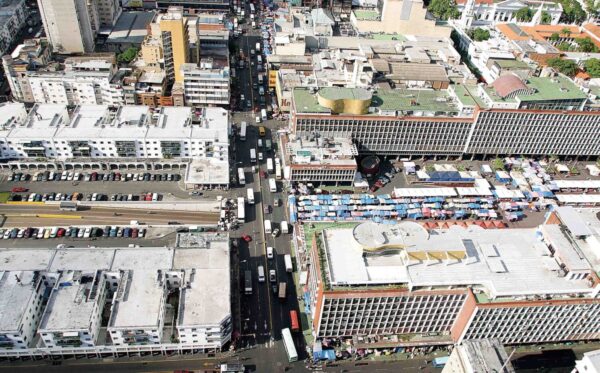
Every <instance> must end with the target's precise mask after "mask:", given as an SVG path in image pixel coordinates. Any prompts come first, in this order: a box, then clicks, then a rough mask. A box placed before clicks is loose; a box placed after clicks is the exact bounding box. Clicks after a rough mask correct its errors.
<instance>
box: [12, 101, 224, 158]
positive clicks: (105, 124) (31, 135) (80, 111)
mask: <svg viewBox="0 0 600 373" xmlns="http://www.w3.org/2000/svg"><path fill="white" fill-rule="evenodd" d="M0 113H6V117H5V118H6V121H5V122H4V123H3V125H2V127H0V151H1V153H0V157H1V158H3V159H36V158H49V159H54V160H66V159H70V158H78V157H86V158H92V159H103V158H104V159H115V158H121V159H123V158H124V159H127V158H129V159H171V158H176V159H210V160H214V161H218V162H228V159H229V125H230V124H229V116H228V113H227V111H226V110H224V109H221V108H206V109H202V110H198V111H192V109H191V108H189V107H163V108H160V109H159V110H154V111H151V109H150V108H149V107H147V106H121V107H119V108H111V107H108V106H103V105H81V106H79V107H77V108H75V110H73V111H68V110H67V108H66V107H65V106H64V105H54V104H39V105H36V106H34V107H33V109H32V110H31V111H30V112H29V113H28V114H26V110H25V107H24V105H23V104H16V103H10V104H5V105H2V106H0Z"/></svg>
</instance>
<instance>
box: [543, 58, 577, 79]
mask: <svg viewBox="0 0 600 373" xmlns="http://www.w3.org/2000/svg"><path fill="white" fill-rule="evenodd" d="M548 66H550V67H553V68H555V69H557V70H558V71H560V72H561V74H565V75H567V76H574V75H575V74H576V73H577V64H576V63H575V62H573V61H571V60H563V59H561V58H550V59H549V60H548Z"/></svg>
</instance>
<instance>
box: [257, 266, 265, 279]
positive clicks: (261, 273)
mask: <svg viewBox="0 0 600 373" xmlns="http://www.w3.org/2000/svg"><path fill="white" fill-rule="evenodd" d="M258 282H265V267H263V266H258Z"/></svg>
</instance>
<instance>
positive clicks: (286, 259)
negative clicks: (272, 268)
mask: <svg viewBox="0 0 600 373" xmlns="http://www.w3.org/2000/svg"><path fill="white" fill-rule="evenodd" d="M283 261H284V262H285V271H286V272H288V273H292V272H293V271H294V267H293V266H292V256H291V255H290V254H285V255H284V256H283Z"/></svg>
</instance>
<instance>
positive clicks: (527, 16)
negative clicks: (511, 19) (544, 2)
mask: <svg viewBox="0 0 600 373" xmlns="http://www.w3.org/2000/svg"><path fill="white" fill-rule="evenodd" d="M515 18H517V21H519V22H529V21H531V19H532V18H533V11H532V10H531V9H530V8H529V7H528V6H526V7H523V8H521V9H519V10H517V13H515Z"/></svg>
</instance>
